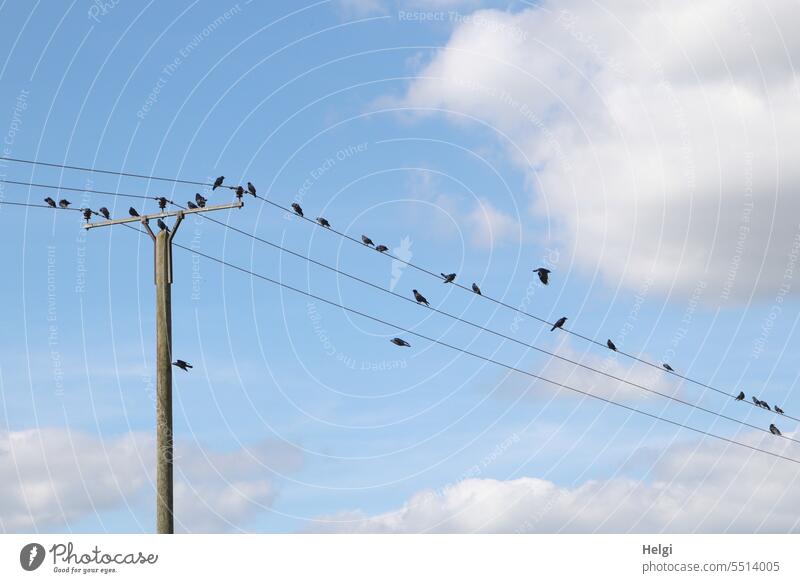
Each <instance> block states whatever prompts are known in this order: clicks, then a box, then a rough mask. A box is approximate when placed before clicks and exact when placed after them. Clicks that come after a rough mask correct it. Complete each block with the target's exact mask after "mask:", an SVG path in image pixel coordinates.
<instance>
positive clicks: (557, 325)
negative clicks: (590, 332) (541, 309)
mask: <svg viewBox="0 0 800 583" xmlns="http://www.w3.org/2000/svg"><path fill="white" fill-rule="evenodd" d="M566 323H567V317H566V316H564V317H563V318H559V319H558V320H556V323H555V324H553V327H552V328H550V332H552V331H553V330H555V329H556V328H561V327H563V326H564V324H566Z"/></svg>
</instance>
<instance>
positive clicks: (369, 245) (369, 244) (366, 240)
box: [361, 235, 375, 247]
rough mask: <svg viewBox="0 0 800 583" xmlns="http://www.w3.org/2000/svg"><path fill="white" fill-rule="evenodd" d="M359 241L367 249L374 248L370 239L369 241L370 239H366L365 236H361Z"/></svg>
mask: <svg viewBox="0 0 800 583" xmlns="http://www.w3.org/2000/svg"><path fill="white" fill-rule="evenodd" d="M361 241H362V242H363V243H364V245H366V246H367V247H374V246H375V243H373V242H372V239H370V238H369V237H367V236H366V235H361Z"/></svg>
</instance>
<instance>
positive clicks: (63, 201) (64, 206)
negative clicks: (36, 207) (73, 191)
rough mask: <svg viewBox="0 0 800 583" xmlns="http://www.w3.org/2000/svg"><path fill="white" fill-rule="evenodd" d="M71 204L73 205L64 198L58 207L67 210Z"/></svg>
mask: <svg viewBox="0 0 800 583" xmlns="http://www.w3.org/2000/svg"><path fill="white" fill-rule="evenodd" d="M71 204H72V203H71V202H70V201H68V200H67V199H66V198H62V199H61V200H59V201H58V206H60V207H61V208H62V209H65V208H67V207H68V206H69V205H71Z"/></svg>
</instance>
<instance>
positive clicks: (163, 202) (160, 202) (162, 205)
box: [156, 196, 169, 211]
mask: <svg viewBox="0 0 800 583" xmlns="http://www.w3.org/2000/svg"><path fill="white" fill-rule="evenodd" d="M156 200H157V201H158V208H160V209H161V210H162V211H163V210H164V209H165V208H167V203H168V202H169V201H168V200H167V199H166V198H164V197H163V196H159V197H158V198H156Z"/></svg>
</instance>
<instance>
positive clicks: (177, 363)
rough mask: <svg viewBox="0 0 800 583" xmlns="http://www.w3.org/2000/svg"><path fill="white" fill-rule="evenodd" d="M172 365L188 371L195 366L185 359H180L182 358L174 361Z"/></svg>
mask: <svg viewBox="0 0 800 583" xmlns="http://www.w3.org/2000/svg"><path fill="white" fill-rule="evenodd" d="M172 366H177V367H178V368H179V369H181V370H185V371H186V372H189V369H190V368H194V367H192V365H191V364H189V363H188V362H186V361H185V360H180V359H178V360H176V361H175V362H173V363H172Z"/></svg>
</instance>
